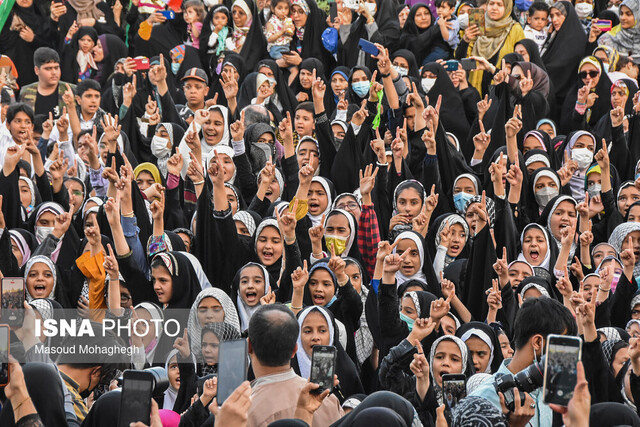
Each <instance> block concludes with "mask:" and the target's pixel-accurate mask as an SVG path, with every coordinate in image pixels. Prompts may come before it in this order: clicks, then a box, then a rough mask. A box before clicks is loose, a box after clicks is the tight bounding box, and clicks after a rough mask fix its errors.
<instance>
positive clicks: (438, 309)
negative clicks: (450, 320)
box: [429, 293, 455, 324]
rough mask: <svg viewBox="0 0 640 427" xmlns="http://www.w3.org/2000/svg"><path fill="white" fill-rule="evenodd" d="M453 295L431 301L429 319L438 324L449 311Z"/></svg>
mask: <svg viewBox="0 0 640 427" xmlns="http://www.w3.org/2000/svg"><path fill="white" fill-rule="evenodd" d="M454 295H455V293H450V294H449V296H448V297H447V299H446V300H445V299H443V298H439V299H437V300H435V301H431V311H430V314H429V317H431V319H432V320H433V321H434V322H435V323H436V324H439V323H440V319H442V318H443V317H444V316H446V315H447V313H448V312H449V310H451V300H452V299H453V296H454Z"/></svg>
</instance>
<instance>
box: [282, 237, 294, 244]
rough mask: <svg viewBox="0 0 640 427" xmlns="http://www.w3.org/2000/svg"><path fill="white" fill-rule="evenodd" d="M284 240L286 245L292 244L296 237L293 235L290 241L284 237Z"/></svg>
mask: <svg viewBox="0 0 640 427" xmlns="http://www.w3.org/2000/svg"><path fill="white" fill-rule="evenodd" d="M284 242H285V243H286V244H287V245H293V244H294V243H295V242H296V238H295V237H294V238H293V239H291V241H289V240H288V239H287V238H286V237H285V238H284Z"/></svg>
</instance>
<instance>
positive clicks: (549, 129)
mask: <svg viewBox="0 0 640 427" xmlns="http://www.w3.org/2000/svg"><path fill="white" fill-rule="evenodd" d="M538 130H541V131H543V132H546V134H547V135H549V138H555V137H556V132H555V131H554V130H553V126H551V125H550V124H549V123H543V124H541V125H540V126H538Z"/></svg>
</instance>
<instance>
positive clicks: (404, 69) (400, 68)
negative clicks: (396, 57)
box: [393, 65, 409, 77]
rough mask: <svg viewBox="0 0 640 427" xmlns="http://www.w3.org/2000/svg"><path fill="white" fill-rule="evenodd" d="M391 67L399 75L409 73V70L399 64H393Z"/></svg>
mask: <svg viewBox="0 0 640 427" xmlns="http://www.w3.org/2000/svg"><path fill="white" fill-rule="evenodd" d="M393 68H394V69H395V70H396V71H397V72H398V74H400V77H405V76H407V75H408V74H409V70H407V69H406V68H404V67H401V66H399V65H394V66H393Z"/></svg>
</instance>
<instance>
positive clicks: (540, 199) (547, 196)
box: [535, 187, 560, 209]
mask: <svg viewBox="0 0 640 427" xmlns="http://www.w3.org/2000/svg"><path fill="white" fill-rule="evenodd" d="M558 194H560V192H559V191H558V190H557V189H555V188H553V187H542V188H541V189H540V190H538V191H536V193H535V196H536V202H537V203H538V206H540V207H541V208H542V209H544V207H545V206H547V203H549V201H550V200H551V199H553V198H554V197H556V196H557V195H558Z"/></svg>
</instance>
